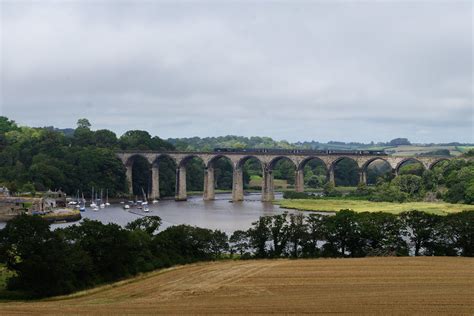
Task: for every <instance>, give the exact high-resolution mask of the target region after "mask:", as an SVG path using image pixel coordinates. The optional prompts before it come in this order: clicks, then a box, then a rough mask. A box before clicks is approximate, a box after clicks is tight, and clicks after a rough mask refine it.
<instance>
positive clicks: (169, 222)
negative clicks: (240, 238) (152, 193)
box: [0, 193, 295, 233]
mask: <svg viewBox="0 0 474 316" xmlns="http://www.w3.org/2000/svg"><path fill="white" fill-rule="evenodd" d="M275 198H276V199H281V198H282V195H281V194H278V193H276V194H275ZM260 199H261V194H259V193H254V194H248V195H245V197H244V201H242V202H235V203H232V202H231V194H229V193H222V194H216V199H215V200H214V201H204V200H203V199H202V196H189V197H188V200H187V201H183V202H175V201H174V200H161V201H159V202H158V203H157V204H150V205H149V208H150V212H149V213H144V212H143V211H141V210H139V209H131V210H130V211H126V210H124V209H123V208H122V205H121V204H112V205H111V206H109V207H107V208H105V209H101V210H99V211H97V212H94V211H92V210H90V209H87V210H86V211H85V212H83V213H81V214H82V217H83V218H89V219H93V220H98V221H101V222H102V223H104V224H107V223H116V224H119V225H121V226H125V225H126V224H127V223H128V222H131V221H133V220H135V219H137V218H139V217H141V216H145V215H148V216H153V215H156V216H159V217H161V219H162V221H163V224H162V226H161V229H166V228H167V227H169V226H173V225H180V224H187V225H192V226H198V227H202V228H209V229H220V230H222V231H224V232H226V233H232V232H234V231H235V230H239V229H241V230H247V229H248V228H249V227H250V226H251V224H252V222H254V221H256V220H257V219H258V218H259V217H260V216H266V215H276V214H281V213H283V212H284V211H285V210H284V209H280V207H279V206H278V205H273V204H272V203H269V202H261V201H260ZM286 211H288V212H295V211H290V210H286ZM135 213H136V214H135ZM79 222H80V221H79ZM79 222H74V223H60V224H53V225H52V227H53V228H58V227H66V226H69V225H74V224H76V223H79ZM4 226H5V223H0V228H3V227H4Z"/></svg>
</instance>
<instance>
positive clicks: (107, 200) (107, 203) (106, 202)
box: [105, 189, 110, 206]
mask: <svg viewBox="0 0 474 316" xmlns="http://www.w3.org/2000/svg"><path fill="white" fill-rule="evenodd" d="M105 206H110V203H109V189H107V198H106V199H105Z"/></svg>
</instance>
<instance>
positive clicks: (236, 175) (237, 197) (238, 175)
mask: <svg viewBox="0 0 474 316" xmlns="http://www.w3.org/2000/svg"><path fill="white" fill-rule="evenodd" d="M243 199H244V174H243V170H242V168H239V167H238V166H234V171H233V174H232V201H233V202H238V201H243Z"/></svg>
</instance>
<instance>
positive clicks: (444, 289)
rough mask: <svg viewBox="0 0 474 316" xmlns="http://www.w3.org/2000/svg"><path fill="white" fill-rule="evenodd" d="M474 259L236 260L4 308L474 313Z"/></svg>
mask: <svg viewBox="0 0 474 316" xmlns="http://www.w3.org/2000/svg"><path fill="white" fill-rule="evenodd" d="M473 264H474V260H473V259H471V258H456V257H424V258H421V257H418V258H413V257H402V258H401V257H388V258H360V259H308V260H243V261H232V260H228V261H219V262H208V263H198V264H192V265H186V266H180V267H175V268H171V269H166V270H161V271H155V272H151V273H147V274H143V275H141V276H138V277H136V278H132V279H129V280H125V281H122V282H117V283H114V284H111V285H106V286H102V287H98V288H95V289H92V290H88V291H83V292H79V293H76V294H73V295H69V296H63V297H57V298H52V299H48V300H41V301H27V302H14V301H10V302H3V303H0V310H2V312H3V313H5V314H24V313H33V314H65V313H69V314H89V315H103V314H116V315H123V314H228V313H234V314H257V313H278V314H288V313H299V314H304V313H315V312H318V313H327V314H329V313H351V314H354V313H355V314H358V313H365V314H367V313H368V314H394V313H395V314H465V315H468V314H473V313H474V302H473V300H472V284H473V283H474V275H473V274H472V265H473ZM179 280H181V281H179ZM183 280H185V281H183ZM145 289H146V290H145Z"/></svg>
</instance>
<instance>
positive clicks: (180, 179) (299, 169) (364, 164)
mask: <svg viewBox="0 0 474 316" xmlns="http://www.w3.org/2000/svg"><path fill="white" fill-rule="evenodd" d="M117 156H118V158H119V159H120V160H121V161H122V162H123V164H124V165H125V167H126V169H127V172H126V174H127V181H128V185H129V190H130V192H131V191H132V166H133V162H134V159H135V158H136V157H138V156H141V157H143V158H145V159H146V160H147V161H148V163H149V165H150V166H151V178H152V181H151V183H152V186H151V194H150V198H151V199H159V197H160V190H159V168H158V165H159V162H160V159H162V158H163V157H169V158H171V159H172V160H173V161H174V162H175V163H176V166H177V167H176V195H175V199H176V201H184V200H186V198H187V193H186V165H187V163H188V161H189V160H190V159H192V158H195V157H197V158H199V159H201V160H202V161H203V163H204V166H205V170H204V196H203V198H204V200H213V199H214V197H215V193H214V187H215V185H214V166H215V162H216V161H217V160H218V159H221V158H224V159H228V160H229V161H230V162H231V164H232V167H233V182H232V183H233V184H232V200H233V201H241V200H243V198H244V189H243V165H244V163H245V162H246V161H247V160H248V159H250V158H255V159H257V160H258V161H259V162H260V164H261V166H262V175H263V179H262V201H272V200H273V199H274V191H273V169H274V167H275V164H276V163H277V162H278V161H279V160H281V159H288V160H290V161H291V162H293V164H294V166H295V191H296V192H303V191H304V180H303V169H304V167H305V165H306V163H307V162H308V161H310V160H312V159H318V160H320V161H322V162H323V163H324V165H325V166H326V170H327V172H328V177H329V181H333V182H334V167H335V166H336V165H337V163H338V162H339V161H341V160H342V159H344V158H349V159H352V160H353V161H355V162H356V163H357V165H358V167H359V177H360V180H359V182H361V183H366V181H367V168H368V166H369V164H370V163H372V162H373V161H375V160H383V161H386V162H387V163H388V164H389V165H390V166H391V168H392V171H393V173H394V174H395V175H398V171H399V168H400V166H401V165H402V164H404V163H405V162H407V161H418V162H420V163H421V164H422V165H423V166H424V168H425V169H431V168H433V166H435V165H436V164H437V163H438V162H440V161H443V160H448V159H449V158H446V157H398V156H386V155H362V154H360V155H359V154H310V153H291V152H289V153H273V152H247V151H242V152H234V151H233V152H179V151H126V152H118V153H117Z"/></svg>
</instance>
